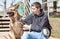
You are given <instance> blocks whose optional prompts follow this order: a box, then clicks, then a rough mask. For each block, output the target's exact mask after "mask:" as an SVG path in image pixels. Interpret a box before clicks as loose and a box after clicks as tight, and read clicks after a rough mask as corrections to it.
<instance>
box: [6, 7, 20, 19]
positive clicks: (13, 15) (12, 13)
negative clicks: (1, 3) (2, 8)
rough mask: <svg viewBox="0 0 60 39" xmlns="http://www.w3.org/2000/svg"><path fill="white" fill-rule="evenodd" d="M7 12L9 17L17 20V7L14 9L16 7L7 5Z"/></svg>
mask: <svg viewBox="0 0 60 39" xmlns="http://www.w3.org/2000/svg"><path fill="white" fill-rule="evenodd" d="M7 14H8V16H9V17H10V18H11V19H18V20H19V19H20V18H21V16H20V15H19V13H18V9H16V7H9V8H8V12H7Z"/></svg>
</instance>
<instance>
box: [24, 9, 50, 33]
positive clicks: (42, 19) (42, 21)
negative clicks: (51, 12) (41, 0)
mask: <svg viewBox="0 0 60 39" xmlns="http://www.w3.org/2000/svg"><path fill="white" fill-rule="evenodd" d="M24 23H25V24H28V25H29V24H31V31H37V32H40V31H41V30H42V29H43V27H47V28H48V29H50V30H51V26H50V24H49V20H48V16H47V14H45V13H44V12H43V10H41V13H40V14H39V15H35V14H33V13H32V14H30V15H28V16H27V18H26V19H25V20H24Z"/></svg>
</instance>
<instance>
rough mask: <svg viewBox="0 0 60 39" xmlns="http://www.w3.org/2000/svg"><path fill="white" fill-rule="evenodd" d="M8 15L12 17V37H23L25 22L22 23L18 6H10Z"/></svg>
mask: <svg viewBox="0 0 60 39" xmlns="http://www.w3.org/2000/svg"><path fill="white" fill-rule="evenodd" d="M7 14H8V16H9V17H10V21H11V22H10V29H11V31H10V34H9V37H10V39H21V36H22V34H23V24H22V23H21V16H20V15H19V13H18V10H17V9H16V7H9V8H8V12H7ZM11 33H12V34H13V35H12V34H11Z"/></svg>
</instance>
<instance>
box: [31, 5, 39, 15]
mask: <svg viewBox="0 0 60 39" xmlns="http://www.w3.org/2000/svg"><path fill="white" fill-rule="evenodd" d="M31 8H32V12H34V14H37V13H38V11H40V9H38V8H36V7H35V6H32V7H31Z"/></svg>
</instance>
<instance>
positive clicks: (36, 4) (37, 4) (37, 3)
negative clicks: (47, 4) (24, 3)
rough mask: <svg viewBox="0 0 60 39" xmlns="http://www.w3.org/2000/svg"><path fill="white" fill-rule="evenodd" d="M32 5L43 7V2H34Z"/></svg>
mask: <svg viewBox="0 0 60 39" xmlns="http://www.w3.org/2000/svg"><path fill="white" fill-rule="evenodd" d="M31 6H35V7H36V8H41V4H40V3H39V2H34V3H33V4H31Z"/></svg>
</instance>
